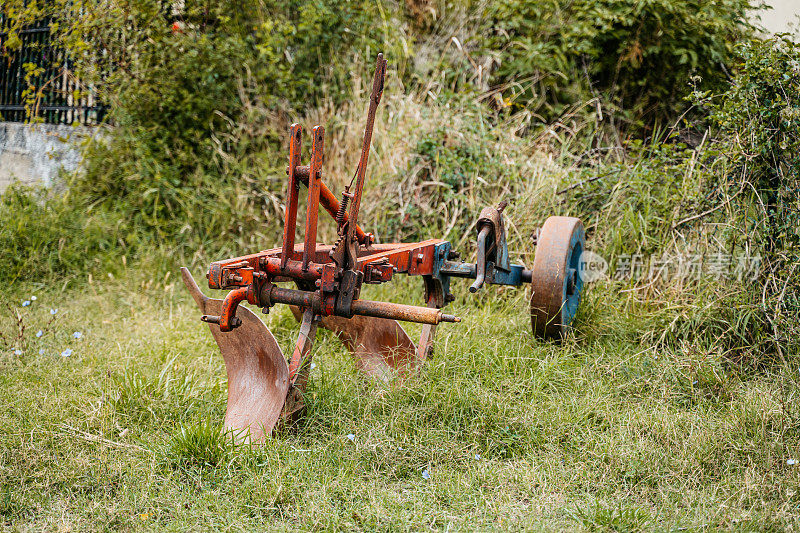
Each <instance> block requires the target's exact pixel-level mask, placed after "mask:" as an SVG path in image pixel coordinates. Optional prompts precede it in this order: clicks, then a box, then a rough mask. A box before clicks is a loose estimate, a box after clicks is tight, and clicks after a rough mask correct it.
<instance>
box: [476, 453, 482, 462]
mask: <svg viewBox="0 0 800 533" xmlns="http://www.w3.org/2000/svg"><path fill="white" fill-rule="evenodd" d="M475 460H476V461H480V460H481V454H479V453H476V454H475Z"/></svg>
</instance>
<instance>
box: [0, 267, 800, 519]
mask: <svg viewBox="0 0 800 533" xmlns="http://www.w3.org/2000/svg"><path fill="white" fill-rule="evenodd" d="M123 277H124V279H122V280H113V281H112V280H109V281H107V282H104V283H97V282H94V283H90V284H86V286H85V287H84V288H83V289H81V290H74V289H67V291H66V292H59V291H60V288H59V287H53V288H47V289H42V288H39V289H38V290H36V291H35V293H36V295H37V297H38V298H37V300H36V301H34V302H33V304H32V305H31V306H29V307H24V308H23V307H20V306H19V302H20V301H21V299H23V298H26V297H27V296H29V295H30V294H31V289H25V290H26V291H27V292H26V293H24V294H23V293H22V292H20V291H22V290H23V289H21V288H20V287H17V288H16V289H15V290H14V293H13V294H6V295H5V296H4V297H3V299H4V300H5V301H7V302H9V303H10V304H12V309H11V310H10V311H13V312H14V313H16V312H19V314H20V315H21V316H22V324H23V325H25V328H24V332H23V334H22V340H14V339H15V336H16V333H15V332H17V331H18V320H17V319H16V318H15V317H13V316H11V315H10V314H9V312H5V313H4V317H3V318H2V320H3V321H2V326H1V327H2V329H0V331H2V332H3V334H4V335H5V337H6V341H7V342H10V343H14V342H16V343H17V344H16V345H19V346H23V354H22V355H21V356H17V355H14V353H13V350H12V349H10V348H9V349H6V350H4V351H3V353H2V356H1V358H0V365H2V366H0V405H2V406H3V409H2V410H1V411H0V524H1V525H2V527H3V528H5V529H9V530H49V531H52V530H59V531H68V530H72V531H83V530H118V529H126V530H134V529H135V530H154V529H156V530H161V529H167V530H187V529H191V530H207V529H215V530H216V529H225V530H234V531H252V530H297V529H300V530H312V529H325V530H366V531H374V530H429V529H436V530H448V529H449V530H476V529H477V530H491V529H512V530H528V529H534V530H563V529H570V530H599V531H604V530H609V531H636V530H641V529H650V530H717V529H721V530H731V529H733V530H764V529H774V530H783V529H786V528H789V527H791V526H793V527H797V526H798V524H797V513H796V510H797V505H798V503H800V502H799V501H798V500H799V499H800V497H798V488H800V487H798V485H799V483H798V482H799V481H800V466H791V465H788V464H787V460H788V459H794V458H800V446H798V438H797V437H798V430H800V424H798V417H797V409H796V408H794V407H792V403H793V402H794V401H795V398H796V395H797V392H798V386H797V385H798V380H797V377H798V374H797V370H796V369H795V370H794V372H793V373H790V371H789V369H788V368H785V367H781V366H779V365H778V366H774V367H773V368H772V369H771V370H769V371H761V372H758V373H749V374H746V373H743V372H741V371H739V370H737V368H736V367H735V366H733V365H731V364H729V363H727V362H726V361H725V360H724V359H723V358H722V356H720V355H718V354H716V353H715V352H713V351H703V350H699V349H698V350H685V351H681V350H679V349H677V348H676V349H674V350H673V349H668V348H658V347H657V345H652V344H651V345H648V344H643V343H642V342H641V340H642V338H643V335H642V334H641V332H640V331H638V329H639V328H641V327H646V326H647V320H648V319H647V315H646V313H644V312H643V308H642V306H641V305H639V306H637V305H632V304H631V305H622V304H621V303H620V302H621V296H620V295H619V294H618V293H616V292H615V289H614V287H612V286H604V285H596V286H593V287H592V288H591V290H590V292H589V294H588V298H587V302H586V305H585V308H584V309H583V311H582V314H581V316H580V317H579V324H578V333H577V335H576V336H575V337H574V338H572V339H570V340H569V341H567V342H565V343H564V344H563V345H555V344H548V343H540V342H537V341H535V340H533V339H532V337H531V335H530V330H529V320H528V318H527V314H526V307H525V294H524V293H522V292H517V291H511V290H506V291H500V290H498V289H496V288H492V287H489V288H487V290H486V291H485V294H481V295H479V296H478V297H476V298H472V297H469V296H466V294H467V293H466V290H465V287H460V286H459V287H458V289H459V290H458V291H457V292H458V294H459V295H460V297H459V299H457V300H456V302H454V304H453V306H452V307H453V309H454V310H455V312H457V313H458V314H460V315H462V316H463V317H464V322H463V323H462V324H460V325H456V324H447V325H443V326H441V327H440V328H439V332H438V337H437V340H438V344H437V348H436V353H435V356H434V358H433V359H432V360H430V361H429V362H428V363H427V364H426V365H425V367H424V370H423V371H422V373H421V374H420V375H419V377H417V378H415V379H413V380H411V381H409V382H407V383H405V384H404V385H402V386H398V385H389V386H386V385H380V384H377V383H372V382H370V381H368V380H366V379H365V378H362V377H361V376H360V375H359V374H358V373H357V372H356V371H355V369H354V365H353V364H352V362H351V360H350V359H349V356H348V355H347V353H346V351H345V350H344V349H343V348H342V346H341V345H340V344H339V343H338V340H337V339H336V338H335V337H333V336H331V335H330V334H327V333H322V334H320V335H319V342H318V343H317V344H316V345H315V353H316V358H317V359H316V360H317V363H318V365H317V366H316V368H315V369H314V370H313V372H312V376H311V382H310V385H309V394H308V398H309V409H308V415H307V417H306V418H305V420H304V422H303V423H302V424H301V425H300V426H299V427H298V428H296V429H292V430H287V429H284V430H281V431H279V432H278V433H277V434H276V435H274V436H273V437H272V438H271V439H270V441H269V442H268V443H267V445H265V446H263V447H243V446H239V447H234V446H231V445H230V439H229V438H228V437H229V436H227V435H223V434H222V433H221V432H219V427H220V426H221V423H222V418H223V416H224V411H225V372H224V365H223V363H222V361H221V358H220V357H219V355H218V352H217V349H216V345H215V344H214V342H213V339H212V338H211V336H210V334H209V333H208V331H207V329H206V326H205V325H203V324H202V323H200V321H199V320H198V312H197V310H196V308H195V307H194V305H193V303H191V302H190V301H189V298H188V296H187V295H186V294H184V291H183V289H182V287H181V286H179V285H178V284H175V283H172V282H171V279H168V280H166V281H164V282H162V283H155V284H152V285H151V286H149V287H143V286H142V285H141V283H140V281H138V278H136V277H135V275H133V274H127V275H126V276H123ZM415 281H416V280H415ZM406 287H410V286H407V285H405V284H401V285H400V287H399V289H396V290H395V291H396V292H392V289H389V288H379V289H378V290H377V292H374V293H372V294H373V296H380V297H390V296H392V295H393V294H400V293H401V292H402V293H403V294H408V293H409V291H408V290H404V289H406ZM413 287H414V288H415V289H418V290H419V291H420V295H419V296H420V298H421V287H417V285H416V284H415V285H413ZM401 289H402V290H401ZM410 294H416V293H413V292H412V293H410ZM406 301H411V299H410V298H408V299H406ZM55 307H58V309H59V311H58V313H57V314H56V315H55V316H56V319H55V320H54V321H53V322H52V323H51V324H50V325H49V326H48V327H47V328H45V329H46V332H45V334H44V335H43V336H42V337H41V338H37V337H36V336H35V333H36V331H37V330H38V329H40V328H41V327H42V325H44V324H46V323H47V322H48V321H49V320H50V319H51V315H50V313H49V309H50V308H55ZM267 320H268V323H269V327H270V328H271V330H272V331H273V333H274V334H275V336H276V338H277V339H278V341H279V343H280V344H281V345H282V346H283V348H284V351H288V347H289V345H290V344H291V343H292V341H293V336H294V335H295V334H296V331H297V325H296V323H295V322H294V320H293V319H292V318H291V316H290V314H289V313H288V311H287V310H285V309H284V310H280V308H276V310H275V311H273V312H272V313H271V314H270V315H269V316H268V317H267ZM408 329H409V330H411V331H413V332H414V333H418V331H419V329H418V328H416V327H412V326H409V328H408ZM74 331H80V332H82V333H83V336H82V338H80V339H75V338H74V337H73V336H72V333H73V332H74ZM645 337H646V336H645ZM16 345H15V346H16ZM12 348H13V347H12ZM67 348H70V349H72V350H73V353H72V355H70V356H69V357H62V356H61V355H58V354H60V353H61V352H63V351H64V350H65V349H67ZM40 349H44V350H45V352H44V354H43V355H40V354H39V350H40ZM349 434H353V435H354V436H355V438H354V439H353V440H352V441H351V440H350V439H349V438H348V437H347V436H348V435H349ZM425 471H427V472H428V475H429V479H425V477H424V476H423V472H425Z"/></svg>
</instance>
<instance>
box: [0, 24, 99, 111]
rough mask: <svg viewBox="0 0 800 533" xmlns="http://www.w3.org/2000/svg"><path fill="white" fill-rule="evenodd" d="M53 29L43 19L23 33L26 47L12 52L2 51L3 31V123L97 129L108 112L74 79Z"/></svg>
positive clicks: (0, 58)
mask: <svg viewBox="0 0 800 533" xmlns="http://www.w3.org/2000/svg"><path fill="white" fill-rule="evenodd" d="M50 23H51V20H50V19H48V18H43V19H41V20H39V21H37V23H36V24H34V25H31V26H28V27H25V28H23V29H22V30H19V31H18V32H17V33H18V35H19V39H20V40H21V41H22V45H21V46H20V47H15V49H14V50H8V49H5V48H2V47H4V46H5V44H6V41H7V34H6V33H5V32H3V31H0V120H5V121H12V122H27V121H32V120H41V121H43V122H46V123H49V124H74V123H80V124H97V123H99V122H101V121H102V120H103V118H104V116H105V112H106V108H105V106H103V105H102V104H100V103H99V102H97V100H96V98H95V95H94V94H93V93H92V91H91V90H87V88H86V87H83V86H82V84H81V83H80V80H79V79H77V78H76V76H75V74H74V71H73V69H72V62H71V61H70V59H69V57H68V56H67V54H66V52H65V51H64V50H63V49H62V48H59V47H57V46H54V45H53V42H52V39H51V35H50ZM3 28H5V21H4V20H3V17H2V15H0V30H2V29H3Z"/></svg>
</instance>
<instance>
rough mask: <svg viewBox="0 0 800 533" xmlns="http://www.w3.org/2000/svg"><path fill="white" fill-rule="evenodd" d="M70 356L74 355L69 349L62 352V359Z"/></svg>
mask: <svg viewBox="0 0 800 533" xmlns="http://www.w3.org/2000/svg"><path fill="white" fill-rule="evenodd" d="M70 355H72V350H70V349H69V348H67V349H66V350H64V351H63V352H61V357H69V356H70Z"/></svg>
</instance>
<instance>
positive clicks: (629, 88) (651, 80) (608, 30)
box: [486, 0, 752, 122]
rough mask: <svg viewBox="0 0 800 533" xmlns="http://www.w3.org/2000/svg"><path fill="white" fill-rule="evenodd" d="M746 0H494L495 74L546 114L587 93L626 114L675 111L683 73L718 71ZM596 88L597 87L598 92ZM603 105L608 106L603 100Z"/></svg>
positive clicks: (512, 95)
mask: <svg viewBox="0 0 800 533" xmlns="http://www.w3.org/2000/svg"><path fill="white" fill-rule="evenodd" d="M750 8H751V4H750V0H723V1H715V0H647V1H644V2H643V1H641V0H623V1H619V0H576V1H566V0H547V1H545V2H526V1H524V0H498V1H496V2H491V3H489V4H488V7H487V17H488V20H490V21H491V22H490V27H491V28H492V29H493V30H494V31H493V33H492V34H491V36H490V37H489V38H488V39H487V41H486V47H487V49H488V51H489V52H490V53H493V54H495V56H496V58H497V62H498V63H499V66H498V67H497V70H496V72H495V73H494V78H493V79H494V84H495V85H496V86H503V87H505V89H504V90H503V93H504V95H505V97H506V98H507V99H508V100H507V101H510V102H514V103H515V104H517V105H521V106H525V107H529V108H531V110H532V111H534V112H538V113H540V114H541V115H542V118H544V119H545V120H552V119H553V118H554V117H558V116H560V115H562V114H564V113H565V112H567V111H569V110H570V109H574V108H575V107H578V106H581V105H583V104H584V102H586V101H587V100H590V99H592V98H594V97H597V98H599V99H600V100H601V101H600V102H598V103H597V104H595V105H592V106H589V108H588V109H589V112H591V113H594V112H595V111H596V109H599V108H598V107H597V106H601V105H602V106H611V110H612V112H611V119H612V120H613V119H614V118H615V117H614V114H615V113H613V110H614V108H618V109H621V110H623V111H626V112H627V113H626V114H625V115H623V118H627V119H629V120H631V119H632V120H635V119H639V118H643V119H645V120H647V121H648V122H651V121H653V120H654V119H659V118H664V117H668V116H672V115H674V114H675V112H676V111H677V109H678V108H679V107H680V106H681V104H682V98H683V96H684V95H685V93H686V86H687V82H688V81H689V77H690V75H699V76H701V77H702V78H703V79H704V80H705V81H706V82H709V83H712V84H713V83H719V82H721V81H723V80H724V66H725V65H728V64H729V63H730V61H731V51H732V48H733V43H735V42H736V40H737V39H739V38H740V37H742V36H746V35H748V34H749V33H750V32H751V31H752V28H751V26H750V24H749V22H748V18H747V13H748V9H750ZM601 94H602V96H601ZM606 112H608V110H606Z"/></svg>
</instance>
